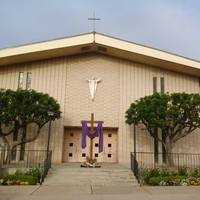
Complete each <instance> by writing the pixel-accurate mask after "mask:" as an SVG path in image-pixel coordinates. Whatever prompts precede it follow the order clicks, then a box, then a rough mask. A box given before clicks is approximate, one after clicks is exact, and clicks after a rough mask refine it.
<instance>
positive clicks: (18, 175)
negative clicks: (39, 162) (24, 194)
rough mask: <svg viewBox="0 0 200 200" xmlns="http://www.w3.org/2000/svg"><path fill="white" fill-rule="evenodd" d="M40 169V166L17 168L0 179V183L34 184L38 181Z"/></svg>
mask: <svg viewBox="0 0 200 200" xmlns="http://www.w3.org/2000/svg"><path fill="white" fill-rule="evenodd" d="M41 174H42V171H41V169H40V168H30V169H28V170H26V171H22V170H17V171H16V172H15V173H14V174H8V175H6V176H3V177H2V178H1V179H0V185H36V184H37V183H39V181H40V178H41Z"/></svg>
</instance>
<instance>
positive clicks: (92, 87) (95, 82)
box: [87, 77, 101, 101]
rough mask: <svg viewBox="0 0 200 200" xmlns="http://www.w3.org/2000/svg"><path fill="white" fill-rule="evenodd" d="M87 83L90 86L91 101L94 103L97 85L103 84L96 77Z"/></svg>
mask: <svg viewBox="0 0 200 200" xmlns="http://www.w3.org/2000/svg"><path fill="white" fill-rule="evenodd" d="M87 82H88V84H89V90H90V95H91V99H92V101H94V98H95V93H96V90H97V85H98V83H100V82H101V79H96V78H95V77H92V78H91V79H89V80H87Z"/></svg>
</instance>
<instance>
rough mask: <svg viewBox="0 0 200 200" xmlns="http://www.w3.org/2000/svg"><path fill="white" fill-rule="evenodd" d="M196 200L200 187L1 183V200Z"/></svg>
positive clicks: (199, 193) (199, 195) (199, 197)
mask: <svg viewBox="0 0 200 200" xmlns="http://www.w3.org/2000/svg"><path fill="white" fill-rule="evenodd" d="M179 199H180V200H199V199H200V187H187V186H185V187H184V186H178V187H138V186H133V187H128V186H110V187H109V186H98V187H94V188H89V187H83V186H79V187H74V186H72V187H70V186H68V187H65V186H47V185H43V186H41V187H40V186H37V187H35V186H9V187H6V186H1V187H0V200H179Z"/></svg>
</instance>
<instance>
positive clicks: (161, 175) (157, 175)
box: [140, 168, 200, 186]
mask: <svg viewBox="0 0 200 200" xmlns="http://www.w3.org/2000/svg"><path fill="white" fill-rule="evenodd" d="M140 172H141V173H140V176H141V179H142V184H146V185H152V186H156V185H162V186H176V185H200V169H199V168H198V169H194V170H192V171H189V170H188V169H187V168H180V169H179V170H178V171H172V170H168V169H159V168H157V169H142V170H141V171H140Z"/></svg>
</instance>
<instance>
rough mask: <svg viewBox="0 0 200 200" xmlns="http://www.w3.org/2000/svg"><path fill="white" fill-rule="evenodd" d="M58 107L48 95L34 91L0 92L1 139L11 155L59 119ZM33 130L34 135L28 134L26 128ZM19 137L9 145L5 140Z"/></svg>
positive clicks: (23, 147)
mask: <svg viewBox="0 0 200 200" xmlns="http://www.w3.org/2000/svg"><path fill="white" fill-rule="evenodd" d="M60 114H61V112H60V105H59V104H58V103H57V101H56V100H55V99H54V98H52V97H50V96H49V95H48V94H43V93H40V92H37V91H34V90H17V91H12V90H1V91H0V137H2V139H3V141H4V142H5V143H6V144H7V146H8V148H9V149H11V152H12V151H13V150H14V149H16V147H17V146H18V145H21V149H22V151H24V149H25V144H26V143H29V142H33V141H34V140H36V139H37V138H38V136H39V135H40V133H41V129H42V128H43V127H44V126H45V125H46V124H47V123H48V122H49V121H50V120H52V121H54V120H56V119H59V118H60ZM30 125H31V126H33V125H34V126H35V127H36V129H37V131H35V132H34V133H33V132H31V133H30V134H29V133H27V129H28V126H30ZM13 134H17V135H18V138H20V139H18V140H16V141H14V142H10V141H9V139H8V136H10V135H11V136H13Z"/></svg>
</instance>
